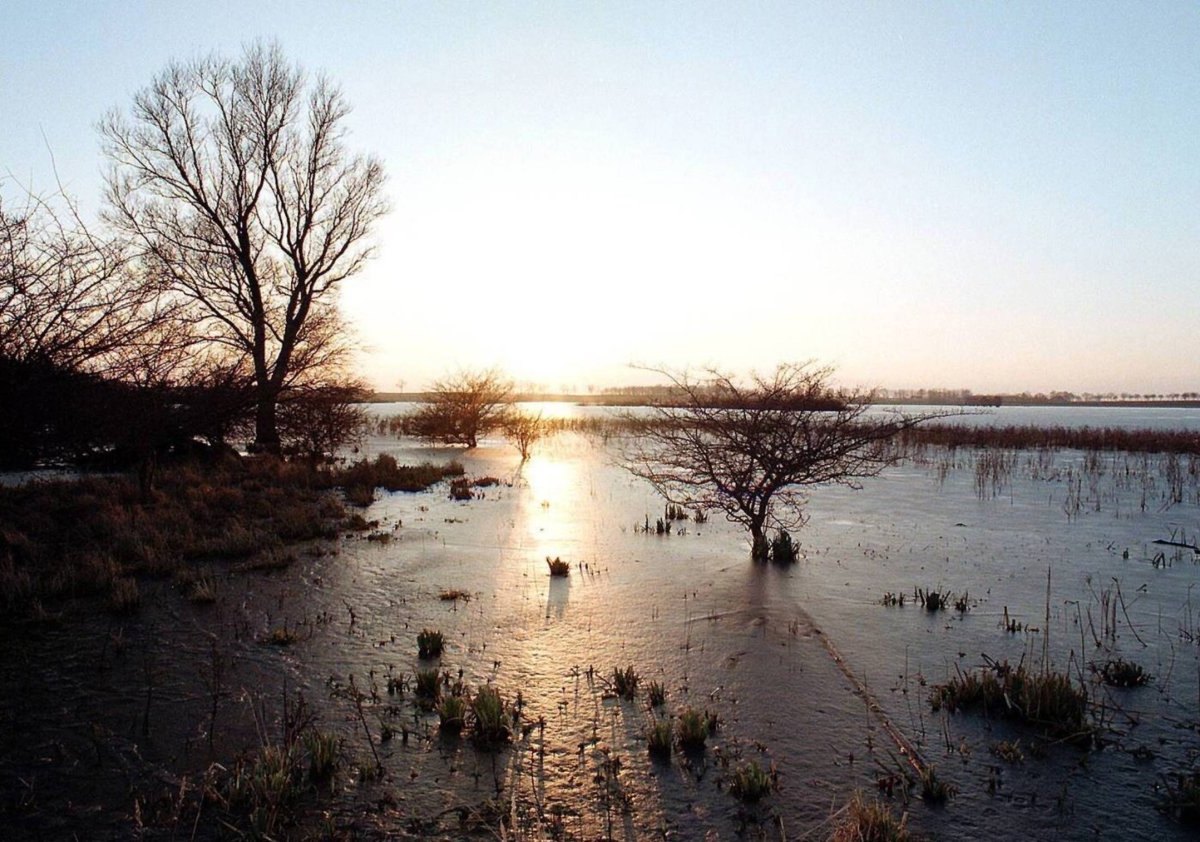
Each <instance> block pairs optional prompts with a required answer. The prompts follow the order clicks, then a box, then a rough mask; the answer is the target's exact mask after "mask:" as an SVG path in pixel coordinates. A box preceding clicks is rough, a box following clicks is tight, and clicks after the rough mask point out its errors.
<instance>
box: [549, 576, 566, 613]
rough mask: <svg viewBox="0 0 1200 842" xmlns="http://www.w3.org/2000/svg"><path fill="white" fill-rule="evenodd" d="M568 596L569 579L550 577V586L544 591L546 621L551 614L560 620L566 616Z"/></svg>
mask: <svg viewBox="0 0 1200 842" xmlns="http://www.w3.org/2000/svg"><path fill="white" fill-rule="evenodd" d="M570 596H571V577H569V576H551V577H550V586H549V587H548V588H547V589H546V619H547V620H549V619H550V614H551V613H552V612H553V614H554V616H555V617H556V618H557V619H560V620H561V619H562V618H563V617H564V616H566V613H567V602H568V600H569V597H570Z"/></svg>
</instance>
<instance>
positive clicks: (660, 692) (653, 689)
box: [646, 681, 667, 708]
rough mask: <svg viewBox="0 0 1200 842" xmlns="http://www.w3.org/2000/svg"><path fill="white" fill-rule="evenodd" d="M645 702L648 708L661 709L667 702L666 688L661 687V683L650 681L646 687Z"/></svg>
mask: <svg viewBox="0 0 1200 842" xmlns="http://www.w3.org/2000/svg"><path fill="white" fill-rule="evenodd" d="M646 701H647V702H648V703H649V704H650V707H654V708H656V707H662V705H663V704H664V703H666V701H667V688H665V687H663V685H662V682H659V681H651V682H650V683H649V684H647V685H646Z"/></svg>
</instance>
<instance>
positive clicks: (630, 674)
mask: <svg viewBox="0 0 1200 842" xmlns="http://www.w3.org/2000/svg"><path fill="white" fill-rule="evenodd" d="M638 681H639V676H638V673H637V670H635V669H634V668H633V666H632V665H631V666H627V667H625V669H620V668H619V667H614V668H613V674H612V680H611V681H610V685H611V687H612V692H613V693H614V694H615V695H617V696H619V697H621V698H622V699H625V700H626V701H632V700H633V697H634V696H636V695H637V687H638Z"/></svg>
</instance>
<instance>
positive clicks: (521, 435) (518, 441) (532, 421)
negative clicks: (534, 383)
mask: <svg viewBox="0 0 1200 842" xmlns="http://www.w3.org/2000/svg"><path fill="white" fill-rule="evenodd" d="M502 426H503V428H504V435H505V437H507V438H508V440H509V441H511V442H512V443H513V444H515V445H516V446H517V450H519V451H521V461H522V462H524V461H525V460H526V459H528V458H529V454H530V452H532V450H533V446H534V445H535V444H537V443H538V442H539V441H541V440H542V439H543V438H545V437H546V433H547V432H548V427H547V424H546V421H545V419H544V418H542V413H540V412H539V413H538V414H537V415H534V414H533V413H531V412H521V411H519V410H512V411H511V412H509V413H508V415H507V416H506V417H505V418H504V422H503V424H502Z"/></svg>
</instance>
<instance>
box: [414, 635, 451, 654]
mask: <svg viewBox="0 0 1200 842" xmlns="http://www.w3.org/2000/svg"><path fill="white" fill-rule="evenodd" d="M445 645H446V637H445V635H443V634H442V633H441V632H440V631H437V630H435V629H421V631H420V633H419V634H417V657H418V658H420V659H422V660H428V659H430V658H439V657H441V654H442V649H443V648H444V647H445Z"/></svg>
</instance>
